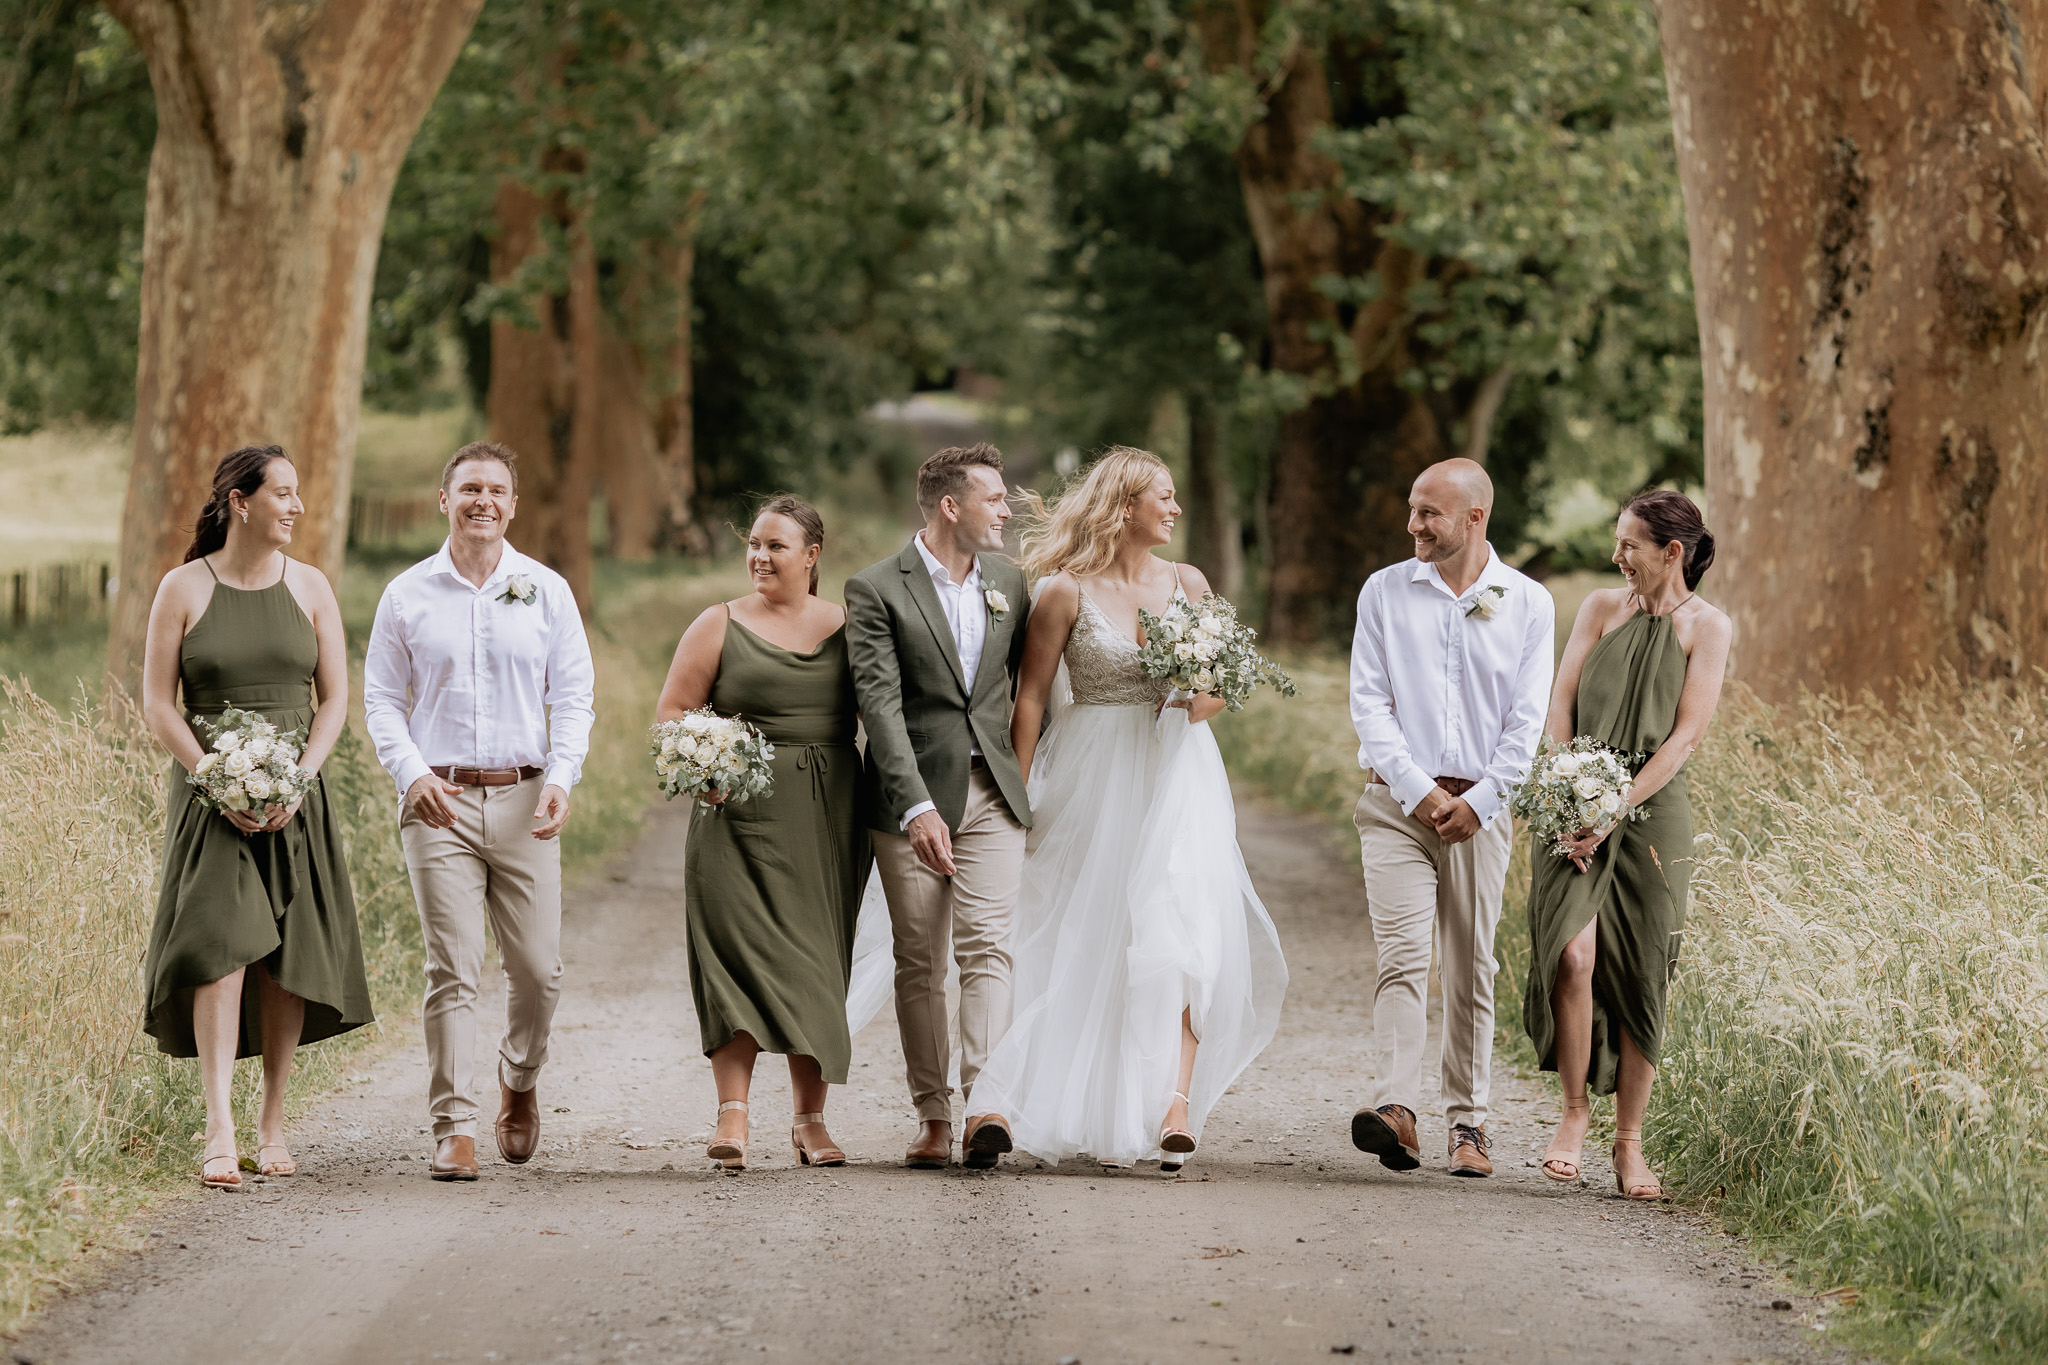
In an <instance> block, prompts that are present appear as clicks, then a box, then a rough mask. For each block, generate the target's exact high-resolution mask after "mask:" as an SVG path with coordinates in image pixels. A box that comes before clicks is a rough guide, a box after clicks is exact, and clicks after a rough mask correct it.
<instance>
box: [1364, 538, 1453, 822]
mask: <svg viewBox="0 0 2048 1365" xmlns="http://www.w3.org/2000/svg"><path fill="white" fill-rule="evenodd" d="M1383 581H1384V580H1381V579H1378V578H1373V579H1368V580H1366V584H1365V586H1364V587H1363V588H1362V589H1360V590H1359V593H1358V625H1357V628H1356V629H1355V630H1354V631H1353V632H1352V636H1351V726H1352V728H1353V729H1354V730H1356V731H1357V732H1358V766H1359V767H1361V768H1370V769H1371V770H1372V771H1373V772H1374V773H1375V774H1377V775H1378V776H1379V778H1380V780H1381V781H1383V782H1385V783H1386V784H1387V790H1388V791H1389V792H1391V793H1392V794H1393V797H1394V800H1395V801H1397V802H1399V803H1400V806H1401V812H1402V814H1404V815H1413V814H1414V813H1415V808H1416V807H1417V806H1419V805H1421V804H1422V798H1423V797H1425V796H1427V795H1429V792H1430V789H1431V788H1433V787H1434V786H1436V778H1435V776H1433V775H1432V774H1431V773H1429V772H1427V771H1426V770H1425V769H1424V768H1423V767H1422V765H1421V764H1419V763H1417V762H1416V761H1415V756H1414V754H1413V753H1411V752H1410V751H1409V748H1408V738H1407V736H1406V735H1404V734H1402V733H1401V725H1400V722H1399V721H1398V720H1396V719H1395V717H1394V683H1393V677H1392V674H1391V673H1390V671H1389V669H1388V666H1387V635H1386V621H1385V619H1384V616H1383V614H1382V611H1381V603H1380V600H1379V591H1378V590H1379V585H1380V584H1381V583H1382V582H1383Z"/></svg>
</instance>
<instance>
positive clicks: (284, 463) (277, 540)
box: [228, 459, 306, 549]
mask: <svg viewBox="0 0 2048 1365" xmlns="http://www.w3.org/2000/svg"><path fill="white" fill-rule="evenodd" d="M228 510H229V511H230V512H232V513H233V514H234V517H235V524H236V525H237V526H239V527H240V528H242V529H243V533H244V534H246V535H249V536H253V537H254V538H255V539H256V540H257V541H258V542H259V543H261V544H265V545H271V546H275V547H277V548H279V549H282V548H283V547H285V546H287V545H289V544H291V543H292V528H293V527H294V526H295V525H297V523H298V519H299V518H300V517H302V516H304V515H305V513H306V504H304V503H303V502H300V501H299V471H298V469H297V468H296V467H295V466H294V465H293V464H292V462H291V461H290V460H283V459H279V460H272V461H271V462H270V463H269V464H268V465H266V466H265V467H264V470H263V486H262V487H261V488H258V489H257V490H256V491H255V492H254V493H251V494H248V495H247V496H246V497H245V496H243V495H242V494H240V493H236V494H234V495H232V496H231V497H229V499H228ZM245 512H246V513H247V514H248V519H247V520H246V521H245V520H243V516H242V514H243V513H245Z"/></svg>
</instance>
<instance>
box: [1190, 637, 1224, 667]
mask: <svg viewBox="0 0 2048 1365" xmlns="http://www.w3.org/2000/svg"><path fill="white" fill-rule="evenodd" d="M1222 652H1223V646H1222V645H1221V644H1219V643H1218V642H1217V641H1215V640H1204V641H1203V642H1202V643H1201V644H1198V645H1196V646H1195V657H1196V658H1197V659H1200V660H1201V661H1202V662H1203V663H1205V664H1206V663H1214V662H1215V661H1216V656H1217V655H1218V654H1221V653H1222Z"/></svg>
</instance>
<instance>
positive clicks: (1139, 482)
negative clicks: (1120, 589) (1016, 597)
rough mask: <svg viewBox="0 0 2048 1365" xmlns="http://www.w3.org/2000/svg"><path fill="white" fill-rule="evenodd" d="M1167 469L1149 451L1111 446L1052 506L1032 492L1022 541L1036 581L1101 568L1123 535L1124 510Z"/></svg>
mask: <svg viewBox="0 0 2048 1365" xmlns="http://www.w3.org/2000/svg"><path fill="white" fill-rule="evenodd" d="M1166 472H1167V469H1166V461H1164V460H1162V459H1160V458H1159V457H1158V456H1157V455H1154V454H1153V453H1152V452H1151V451H1149V450H1138V449H1136V448H1134V447H1132V446H1111V447H1110V448H1109V449H1108V450H1105V451H1103V452H1102V454H1101V456H1100V457H1098V458H1097V459H1096V461H1095V463H1093V464H1091V465H1089V466H1088V470H1087V472H1086V473H1084V474H1083V475H1081V477H1080V478H1079V479H1078V480H1076V481H1074V482H1072V483H1069V484H1068V485H1067V486H1066V488H1065V489H1063V490H1061V492H1060V495H1059V497H1058V498H1057V499H1055V500H1054V502H1053V504H1052V505H1051V506H1050V507H1048V506H1046V504H1045V503H1043V502H1042V501H1040V500H1039V497H1038V495H1037V494H1036V493H1029V492H1027V493H1026V494H1025V495H1024V502H1025V506H1026V507H1027V508H1029V509H1030V515H1031V522H1032V524H1031V527H1030V529H1028V530H1027V531H1025V532H1024V534H1023V536H1022V537H1021V538H1020V540H1019V544H1020V546H1021V547H1022V549H1023V552H1024V572H1025V573H1026V574H1028V575H1030V576H1031V578H1032V579H1034V580H1036V579H1040V578H1045V577H1047V576H1048V575H1051V574H1056V573H1070V574H1073V575H1074V576H1075V577H1076V578H1086V577H1088V576H1089V575H1090V574H1098V573H1101V572H1102V571H1103V570H1104V569H1106V568H1108V567H1109V561H1110V560H1112V559H1114V558H1115V557H1116V547H1117V543H1118V542H1119V541H1121V540H1122V539H1123V534H1124V509H1125V508H1127V507H1129V506H1130V503H1131V499H1132V498H1135V497H1137V496H1138V495H1139V494H1140V493H1143V492H1144V491H1145V490H1146V489H1147V488H1150V487H1151V486H1152V481H1153V480H1154V479H1156V478H1158V477H1159V476H1160V475H1161V474H1164V473H1166Z"/></svg>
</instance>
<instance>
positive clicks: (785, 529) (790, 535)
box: [747, 512, 818, 601]
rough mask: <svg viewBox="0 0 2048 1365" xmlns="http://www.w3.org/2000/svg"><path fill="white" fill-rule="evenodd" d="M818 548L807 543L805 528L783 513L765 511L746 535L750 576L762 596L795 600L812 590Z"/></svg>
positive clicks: (756, 590) (755, 519)
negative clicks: (812, 574) (812, 573)
mask: <svg viewBox="0 0 2048 1365" xmlns="http://www.w3.org/2000/svg"><path fill="white" fill-rule="evenodd" d="M817 562H818V547H817V546H816V545H806V544H805V543H804V528H803V527H801V526H799V525H797V524H796V522H795V521H794V520H793V519H792V518H789V517H785V516H783V515H782V514H781V513H780V512H763V513H762V514H761V515H760V516H758V517H756V518H754V525H753V527H752V529H750V530H749V531H748V532H747V574H748V576H749V577H751V578H752V579H753V580H754V591H755V592H758V593H760V594H761V595H762V596H763V597H773V598H777V599H779V600H784V601H795V600H797V599H798V598H802V597H805V596H807V595H809V593H810V591H811V568H812V566H813V565H815V564H816V563H817Z"/></svg>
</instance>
